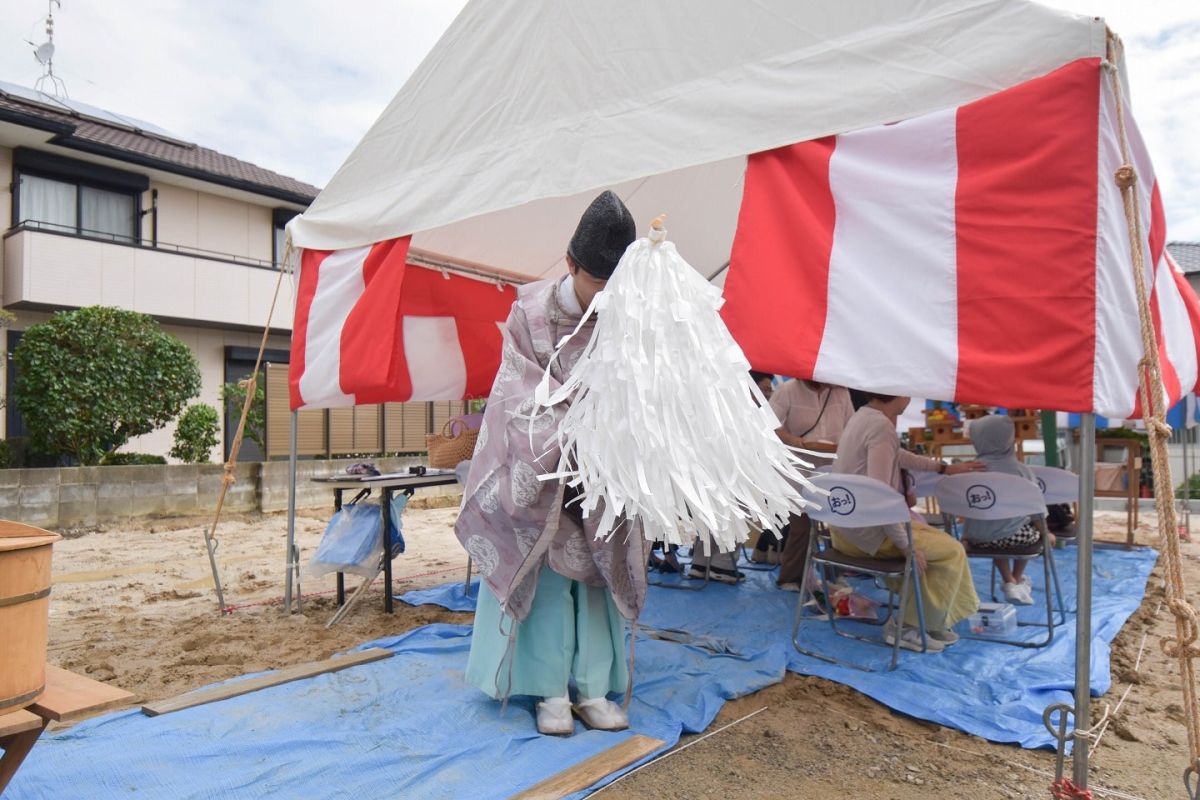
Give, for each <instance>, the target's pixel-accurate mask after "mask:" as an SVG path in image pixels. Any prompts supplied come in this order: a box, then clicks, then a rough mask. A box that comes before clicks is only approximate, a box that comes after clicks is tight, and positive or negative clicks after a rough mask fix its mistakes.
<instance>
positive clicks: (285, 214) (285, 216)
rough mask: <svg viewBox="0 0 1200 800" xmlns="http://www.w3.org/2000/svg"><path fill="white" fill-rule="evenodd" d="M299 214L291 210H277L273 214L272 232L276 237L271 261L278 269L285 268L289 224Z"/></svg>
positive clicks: (272, 245) (273, 242)
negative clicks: (284, 258)
mask: <svg viewBox="0 0 1200 800" xmlns="http://www.w3.org/2000/svg"><path fill="white" fill-rule="evenodd" d="M299 213H300V212H299V211H294V210H292V209H290V208H277V209H275V210H274V212H272V214H271V222H272V228H271V230H272V234H273V235H274V237H275V238H274V239H273V240H272V241H271V261H273V262H274V263H275V266H276V267H281V266H283V256H284V254H285V253H286V252H287V224H288V223H289V222H291V221H292V218H293V217H295V216H296V215H297V214H299Z"/></svg>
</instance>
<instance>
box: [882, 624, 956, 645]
mask: <svg viewBox="0 0 1200 800" xmlns="http://www.w3.org/2000/svg"><path fill="white" fill-rule="evenodd" d="M883 640H884V641H885V642H887V643H888V644H891V645H894V644H895V643H896V626H895V624H893V621H892V620H888V621H887V622H886V623H884V626H883ZM900 647H901V648H903V649H904V650H912V651H913V652H916V653H919V652H921V632H920V631H919V630H917V629H916V628H914V627H913V626H911V625H905V626H904V628H903V630H902V631H901V633H900ZM925 651H926V652H929V653H940V652H942V643H941V642H939V641H938V640H937V639H934V638H933V637H932V636H931V635H929V632H928V631H926V634H925Z"/></svg>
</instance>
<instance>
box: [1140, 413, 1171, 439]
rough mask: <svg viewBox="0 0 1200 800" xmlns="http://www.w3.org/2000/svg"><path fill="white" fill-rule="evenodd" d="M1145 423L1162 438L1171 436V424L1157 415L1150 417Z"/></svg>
mask: <svg viewBox="0 0 1200 800" xmlns="http://www.w3.org/2000/svg"><path fill="white" fill-rule="evenodd" d="M1146 425H1147V427H1149V428H1150V429H1152V430H1153V431H1154V432H1155V433H1157V434H1158V435H1159V436H1161V437H1163V438H1164V439H1168V438H1170V436H1171V426H1170V425H1168V424H1167V423H1165V422H1163V421H1162V420H1161V419H1158V418H1157V417H1154V418H1151V419H1150V421H1149V422H1147V423H1146Z"/></svg>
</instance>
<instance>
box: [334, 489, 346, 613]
mask: <svg viewBox="0 0 1200 800" xmlns="http://www.w3.org/2000/svg"><path fill="white" fill-rule="evenodd" d="M341 510H342V490H341V489H334V490H333V513H335V514H336V513H337V512H339V511H341ZM345 602H346V576H345V575H343V574H342V573H340V572H339V573H338V574H337V604H338V607H339V608H340V607H341V606H342V604H343V603H345Z"/></svg>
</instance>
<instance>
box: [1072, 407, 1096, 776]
mask: <svg viewBox="0 0 1200 800" xmlns="http://www.w3.org/2000/svg"><path fill="white" fill-rule="evenodd" d="M1079 450H1080V453H1079V456H1080V458H1079V461H1080V465H1079V521H1078V522H1079V526H1078V527H1079V533H1078V537H1077V538H1076V540H1075V541H1076V545H1077V546H1078V553H1077V559H1078V560H1077V572H1078V575H1077V577H1076V586H1077V589H1076V600H1075V606H1076V608H1077V609H1078V613H1077V615H1076V617H1075V741H1074V746H1075V747H1074V752H1073V754H1072V765H1073V769H1074V781H1075V785H1076V786H1078V787H1079V788H1081V789H1086V788H1087V780H1088V747H1089V746H1090V744H1091V742H1090V741H1089V739H1088V737H1087V736H1086V731H1087V730H1088V728H1089V727H1090V725H1091V722H1090V719H1091V663H1092V517H1093V513H1094V506H1095V503H1096V500H1095V498H1096V417H1095V415H1094V414H1083V415H1082V417H1081V419H1080V431H1079ZM1081 731H1083V732H1085V735H1083V736H1080V732H1081Z"/></svg>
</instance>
